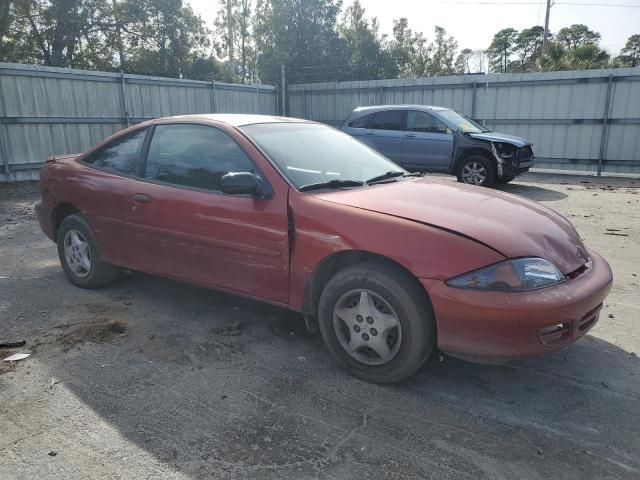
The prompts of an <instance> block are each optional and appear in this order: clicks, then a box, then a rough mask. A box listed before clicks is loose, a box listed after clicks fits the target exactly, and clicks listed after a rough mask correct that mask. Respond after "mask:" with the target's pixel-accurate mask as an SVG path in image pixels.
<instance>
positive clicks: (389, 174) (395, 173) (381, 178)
mask: <svg viewBox="0 0 640 480" xmlns="http://www.w3.org/2000/svg"><path fill="white" fill-rule="evenodd" d="M422 175H424V174H423V173H421V172H414V173H407V172H403V171H402V170H392V171H390V172H387V173H383V174H382V175H378V176H377V177H373V178H370V179H369V180H367V181H366V182H365V183H366V184H367V185H371V184H374V183H377V182H383V181H385V180H390V179H392V178H396V177H421V176H422Z"/></svg>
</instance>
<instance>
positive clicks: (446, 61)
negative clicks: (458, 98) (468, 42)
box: [429, 25, 458, 75]
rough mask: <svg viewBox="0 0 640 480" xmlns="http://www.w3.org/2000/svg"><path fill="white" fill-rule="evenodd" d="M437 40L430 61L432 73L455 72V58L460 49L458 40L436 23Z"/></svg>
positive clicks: (448, 73)
mask: <svg viewBox="0 0 640 480" xmlns="http://www.w3.org/2000/svg"><path fill="white" fill-rule="evenodd" d="M435 34H436V37H435V40H434V42H433V46H432V47H431V50H432V51H433V55H432V57H431V61H430V62H429V74H430V75H452V74H453V73H455V68H454V58H455V55H456V50H457V49H458V42H456V40H455V39H454V38H453V37H452V36H447V32H446V30H445V29H444V28H442V27H439V26H437V25H436V27H435Z"/></svg>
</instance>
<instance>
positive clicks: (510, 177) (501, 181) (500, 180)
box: [496, 175, 516, 185]
mask: <svg viewBox="0 0 640 480" xmlns="http://www.w3.org/2000/svg"><path fill="white" fill-rule="evenodd" d="M514 178H516V176H515V175H506V176H504V177H500V178H496V183H499V184H501V185H505V184H507V183H509V182H510V181H511V180H513V179H514Z"/></svg>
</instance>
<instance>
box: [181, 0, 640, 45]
mask: <svg viewBox="0 0 640 480" xmlns="http://www.w3.org/2000/svg"><path fill="white" fill-rule="evenodd" d="M185 1H186V2H188V3H190V4H191V6H192V7H193V9H194V10H195V11H196V12H197V13H199V14H200V15H201V16H202V17H203V18H204V20H205V22H206V23H207V25H208V26H209V27H210V28H213V22H214V20H215V18H216V14H217V10H218V8H219V3H218V0H185ZM350 3H351V0H343V4H344V5H348V4H350ZM360 3H361V4H362V6H363V7H364V8H365V11H366V13H367V16H368V17H372V16H375V17H377V18H378V21H379V23H380V29H381V32H382V33H387V34H390V33H391V29H392V26H393V20H394V19H397V18H400V17H407V18H408V19H409V26H410V27H411V28H412V29H413V30H415V31H422V32H423V33H424V34H425V36H426V37H427V39H428V40H432V39H433V28H434V26H436V25H439V26H441V27H444V28H445V29H446V30H447V32H449V33H450V34H451V35H453V36H454V37H455V38H456V40H457V41H458V46H459V47H460V49H463V48H472V49H474V50H475V49H482V48H486V47H488V46H489V44H490V43H491V38H492V37H493V35H494V34H495V33H496V32H497V31H499V30H501V29H503V28H508V27H513V28H515V29H517V30H521V29H523V28H528V27H531V26H533V25H544V14H545V5H546V0H391V1H390V0H360ZM569 4H571V5H569ZM590 4H591V5H590ZM596 4H597V5H596ZM604 5H609V6H604ZM614 5H627V6H626V7H625V6H614ZM634 7H635V8H634ZM574 23H583V24H585V25H587V26H589V28H591V29H592V30H595V31H597V32H600V34H601V35H602V40H601V45H602V46H603V47H604V48H606V49H607V50H608V51H609V52H610V53H612V54H618V52H619V51H620V49H621V48H622V47H624V44H625V42H626V41H627V38H629V37H630V36H631V35H633V34H636V33H640V0H557V1H556V2H555V5H554V6H553V7H551V17H550V22H549V28H550V30H551V32H557V31H558V30H559V29H561V28H562V27H566V26H569V25H572V24H574Z"/></svg>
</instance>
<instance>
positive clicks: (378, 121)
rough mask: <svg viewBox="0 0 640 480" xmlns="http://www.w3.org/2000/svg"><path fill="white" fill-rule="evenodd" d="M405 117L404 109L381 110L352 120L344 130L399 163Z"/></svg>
mask: <svg viewBox="0 0 640 480" xmlns="http://www.w3.org/2000/svg"><path fill="white" fill-rule="evenodd" d="M405 119H406V111H405V110H382V111H379V112H375V113H370V114H369V115H365V116H363V117H359V118H356V119H355V120H352V121H351V122H350V123H349V124H348V125H347V129H346V130H345V131H346V132H347V133H349V134H350V135H352V136H354V137H356V138H357V139H358V140H360V141H361V142H364V143H366V144H367V145H369V146H370V147H372V148H374V149H375V150H377V151H378V152H380V153H382V154H383V155H384V156H385V157H387V158H388V159H389V160H392V161H394V162H396V163H397V164H400V162H401V161H402V131H403V130H404V126H405V123H406V122H405Z"/></svg>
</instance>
